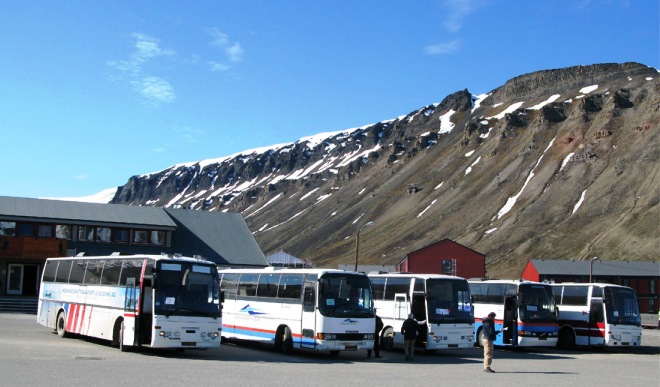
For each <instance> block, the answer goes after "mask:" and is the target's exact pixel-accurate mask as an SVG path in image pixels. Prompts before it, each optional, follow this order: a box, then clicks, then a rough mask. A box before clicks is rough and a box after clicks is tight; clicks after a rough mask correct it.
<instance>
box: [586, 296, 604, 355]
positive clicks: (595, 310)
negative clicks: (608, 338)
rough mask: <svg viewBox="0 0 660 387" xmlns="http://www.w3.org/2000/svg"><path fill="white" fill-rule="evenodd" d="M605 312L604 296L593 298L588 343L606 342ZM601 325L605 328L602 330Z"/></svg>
mask: <svg viewBox="0 0 660 387" xmlns="http://www.w3.org/2000/svg"><path fill="white" fill-rule="evenodd" d="M604 323H605V313H604V309H603V299H602V298H592V299H591V309H590V310H589V331H588V332H587V339H588V341H587V344H588V345H589V346H592V345H604V344H605V326H604ZM601 327H603V329H602V330H601Z"/></svg>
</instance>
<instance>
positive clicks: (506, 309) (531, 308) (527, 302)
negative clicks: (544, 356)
mask: <svg viewBox="0 0 660 387" xmlns="http://www.w3.org/2000/svg"><path fill="white" fill-rule="evenodd" d="M469 283H470V293H471V294H472V304H473V305H474V319H475V344H477V345H479V346H482V342H481V340H482V338H481V329H482V322H481V321H482V319H483V318H484V317H486V316H488V314H489V313H490V312H495V314H496V316H495V329H496V330H501V329H502V328H507V330H505V331H503V332H502V333H501V334H499V335H497V339H496V340H495V342H494V344H495V345H498V346H511V347H553V346H555V345H556V344H557V337H558V333H559V324H558V322H557V308H556V307H555V301H554V298H553V295H552V287H551V286H550V285H549V284H545V283H540V282H531V281H523V280H520V281H517V280H516V281H514V280H484V281H482V280H469Z"/></svg>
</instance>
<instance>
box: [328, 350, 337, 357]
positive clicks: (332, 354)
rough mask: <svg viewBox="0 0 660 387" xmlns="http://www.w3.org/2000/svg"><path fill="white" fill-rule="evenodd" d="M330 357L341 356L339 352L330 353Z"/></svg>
mask: <svg viewBox="0 0 660 387" xmlns="http://www.w3.org/2000/svg"><path fill="white" fill-rule="evenodd" d="M330 356H333V357H334V356H339V351H330Z"/></svg>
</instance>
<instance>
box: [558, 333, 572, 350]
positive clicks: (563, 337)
mask: <svg viewBox="0 0 660 387" xmlns="http://www.w3.org/2000/svg"><path fill="white" fill-rule="evenodd" d="M557 346H558V347H559V348H562V349H575V332H573V330H572V329H570V328H564V329H562V330H560V331H559V340H557Z"/></svg>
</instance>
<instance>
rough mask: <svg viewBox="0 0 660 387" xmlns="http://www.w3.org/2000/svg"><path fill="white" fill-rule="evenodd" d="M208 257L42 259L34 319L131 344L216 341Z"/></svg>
mask: <svg viewBox="0 0 660 387" xmlns="http://www.w3.org/2000/svg"><path fill="white" fill-rule="evenodd" d="M217 281H218V272H217V267H216V265H215V263H213V262H209V261H203V260H198V259H193V258H181V257H168V256H158V255H127V256H120V255H116V256H115V255H112V256H104V257H68V258H49V259H47V260H46V264H45V266H44V270H43V275H42V278H41V287H40V291H39V307H38V312H37V321H38V323H39V324H42V325H45V326H47V327H50V328H53V329H55V331H56V332H57V334H58V335H59V336H61V337H65V336H69V335H70V334H77V335H83V336H91V337H96V338H99V339H105V340H110V341H111V343H112V345H114V346H118V347H119V348H120V349H121V350H122V351H126V350H129V349H130V347H151V348H175V349H178V350H182V349H185V348H217V347H219V345H220V331H221V329H222V319H221V314H220V313H221V312H220V303H219V300H218V282H217Z"/></svg>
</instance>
